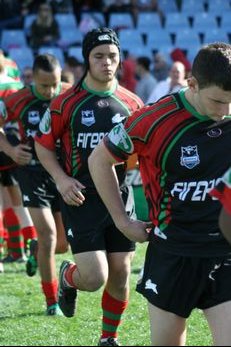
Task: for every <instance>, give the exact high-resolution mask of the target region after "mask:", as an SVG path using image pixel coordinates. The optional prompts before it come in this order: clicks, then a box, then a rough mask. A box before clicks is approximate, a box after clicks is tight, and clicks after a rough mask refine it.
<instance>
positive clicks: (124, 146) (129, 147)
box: [108, 123, 133, 154]
mask: <svg viewBox="0 0 231 347" xmlns="http://www.w3.org/2000/svg"><path fill="white" fill-rule="evenodd" d="M108 138H109V140H110V141H111V142H112V143H113V144H114V145H115V146H116V147H118V148H120V149H121V150H122V151H123V152H126V153H129V154H130V153H132V152H133V143H132V140H131V139H130V137H129V136H128V134H127V133H126V131H125V129H124V127H123V124H122V123H119V124H118V125H116V126H115V127H114V128H113V129H112V130H111V131H110V133H109V134H108Z"/></svg>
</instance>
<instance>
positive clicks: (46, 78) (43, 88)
mask: <svg viewBox="0 0 231 347" xmlns="http://www.w3.org/2000/svg"><path fill="white" fill-rule="evenodd" d="M60 82H61V69H60V68H57V69H55V70H54V71H53V72H46V71H43V70H41V69H40V70H38V71H37V72H36V73H35V74H34V84H35V88H36V91H37V92H38V94H40V95H41V96H42V97H43V98H44V99H46V100H51V99H52V98H53V97H55V95H56V93H57V88H58V86H59V84H60Z"/></svg>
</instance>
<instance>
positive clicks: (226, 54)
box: [192, 42, 231, 90]
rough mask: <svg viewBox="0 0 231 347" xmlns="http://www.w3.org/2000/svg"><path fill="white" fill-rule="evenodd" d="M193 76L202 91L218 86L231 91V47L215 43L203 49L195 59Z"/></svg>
mask: <svg viewBox="0 0 231 347" xmlns="http://www.w3.org/2000/svg"><path fill="white" fill-rule="evenodd" d="M192 76H194V77H195V78H196V79H197V82H198V85H199V88H200V89H203V88H206V87H209V86H212V85H216V86H218V87H219V88H222V89H223V90H231V45H230V44H227V43H223V42H215V43H211V44H208V45H206V46H204V47H202V48H201V49H200V51H199V52H198V54H197V55H196V57H195V59H194V62H193V65H192Z"/></svg>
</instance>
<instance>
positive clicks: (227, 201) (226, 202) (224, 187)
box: [210, 168, 231, 214]
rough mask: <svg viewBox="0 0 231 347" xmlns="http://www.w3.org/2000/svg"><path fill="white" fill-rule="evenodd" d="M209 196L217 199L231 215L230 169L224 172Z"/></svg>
mask: <svg viewBox="0 0 231 347" xmlns="http://www.w3.org/2000/svg"><path fill="white" fill-rule="evenodd" d="M210 195H211V196H214V197H215V198H217V199H219V200H220V202H221V203H222V205H223V206H224V208H225V210H226V211H227V212H228V213H229V214H231V168H229V169H228V171H226V172H225V174H224V176H223V177H222V180H221V181H220V182H219V183H218V185H217V186H216V187H215V188H213V189H212V190H211V191H210Z"/></svg>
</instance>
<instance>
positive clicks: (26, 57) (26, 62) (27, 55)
mask: <svg viewBox="0 0 231 347" xmlns="http://www.w3.org/2000/svg"><path fill="white" fill-rule="evenodd" d="M8 54H9V56H10V58H12V59H13V60H14V61H16V63H17V65H18V67H19V69H20V70H23V69H24V67H25V66H30V67H32V66H33V62H34V54H33V51H32V49H31V48H29V47H23V48H10V49H9V51H8Z"/></svg>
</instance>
